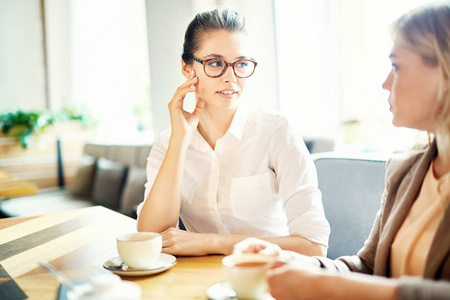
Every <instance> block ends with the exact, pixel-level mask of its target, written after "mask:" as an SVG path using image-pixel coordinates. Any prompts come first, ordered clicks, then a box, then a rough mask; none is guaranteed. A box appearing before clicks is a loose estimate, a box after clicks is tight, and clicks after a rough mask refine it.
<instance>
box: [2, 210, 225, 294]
mask: <svg viewBox="0 0 450 300" xmlns="http://www.w3.org/2000/svg"><path fill="white" fill-rule="evenodd" d="M126 232H136V220H134V219H132V218H129V217H127V216H124V215H122V214H119V213H117V212H114V211H112V210H109V209H107V208H104V207H101V206H95V207H88V208H82V209H77V210H71V211H65V212H58V213H52V214H48V215H42V216H38V217H27V218H8V219H0V299H27V298H28V299H56V297H57V293H58V288H59V283H58V282H57V281H56V280H55V279H54V278H53V277H52V276H51V275H50V274H49V273H47V271H46V270H44V269H43V268H42V267H40V266H39V262H41V261H47V262H49V263H50V264H51V265H52V266H54V267H55V268H57V269H58V270H60V271H62V272H63V273H64V275H66V276H67V277H68V278H69V279H71V280H80V279H84V278H87V277H89V276H94V275H96V274H100V273H109V271H107V270H105V269H104V268H103V263H104V262H105V261H106V260H108V259H110V258H112V257H115V256H118V252H117V247H116V240H115V237H116V236H117V235H119V234H122V233H126ZM222 258H223V256H220V255H217V256H215V255H211V256H200V257H177V264H176V265H175V266H173V267H172V268H170V269H169V270H167V271H165V272H163V273H159V274H154V275H149V276H144V277H125V276H122V279H123V280H128V281H134V282H136V283H137V284H139V285H140V286H141V288H142V299H207V297H206V290H207V289H208V287H209V286H211V285H213V284H215V283H217V282H220V281H223V279H224V274H223V271H222V266H221V259H222Z"/></svg>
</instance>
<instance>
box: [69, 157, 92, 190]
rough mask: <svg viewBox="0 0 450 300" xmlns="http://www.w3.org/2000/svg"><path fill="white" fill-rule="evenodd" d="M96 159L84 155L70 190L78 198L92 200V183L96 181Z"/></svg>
mask: <svg viewBox="0 0 450 300" xmlns="http://www.w3.org/2000/svg"><path fill="white" fill-rule="evenodd" d="M95 163H96V158H95V157H92V156H90V155H83V156H82V157H81V161H80V164H79V166H78V169H77V173H76V174H75V179H74V182H73V184H72V186H71V188H70V191H71V192H72V194H73V195H74V196H76V197H82V198H90V197H91V196H92V185H93V184H92V181H93V179H94V172H95Z"/></svg>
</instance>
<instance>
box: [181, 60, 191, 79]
mask: <svg viewBox="0 0 450 300" xmlns="http://www.w3.org/2000/svg"><path fill="white" fill-rule="evenodd" d="M191 72H192V66H191V65H188V64H186V63H185V62H184V60H183V59H181V73H183V76H184V77H186V78H189V76H191Z"/></svg>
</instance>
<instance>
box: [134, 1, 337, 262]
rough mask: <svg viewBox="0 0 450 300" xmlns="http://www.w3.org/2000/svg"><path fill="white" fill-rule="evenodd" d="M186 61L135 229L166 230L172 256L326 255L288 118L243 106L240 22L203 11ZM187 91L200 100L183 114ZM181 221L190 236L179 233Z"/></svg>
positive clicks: (224, 11) (325, 230) (314, 192)
mask: <svg viewBox="0 0 450 300" xmlns="http://www.w3.org/2000/svg"><path fill="white" fill-rule="evenodd" d="M181 64H182V68H181V69H182V73H183V75H184V76H185V77H186V78H187V81H186V82H184V83H183V84H182V85H180V86H179V87H178V89H177V90H176V91H175V94H174V96H173V98H172V101H170V103H169V112H170V119H171V128H170V129H168V130H167V131H165V132H163V133H162V134H161V136H160V137H159V139H158V140H157V141H156V142H155V144H154V145H153V147H152V151H151V153H150V156H149V158H148V164H147V180H148V181H147V184H146V191H145V200H144V202H142V203H141V204H140V205H139V207H138V230H140V231H156V232H161V233H162V237H163V252H165V253H169V254H178V255H205V254H212V253H216V254H229V253H231V252H232V250H233V245H234V244H235V243H237V242H239V241H241V240H243V239H245V238H246V237H260V238H264V239H267V240H268V241H271V242H273V243H276V244H278V245H279V246H280V247H282V248H283V249H287V250H292V251H297V252H301V253H304V254H308V255H324V254H325V253H326V248H327V243H328V236H329V233H330V229H329V225H328V222H327V220H326V219H325V216H324V212H323V206H322V201H321V193H320V191H319V190H318V188H317V175H316V171H315V166H314V163H313V161H312V159H311V158H310V155H309V152H308V150H307V148H306V146H305V144H304V142H303V140H302V138H301V137H299V136H298V135H297V134H296V133H295V132H294V130H293V129H292V128H291V127H290V126H289V124H288V123H287V121H286V120H285V119H284V118H283V117H281V116H279V115H277V114H274V113H270V112H266V111H263V110H260V109H255V108H250V107H246V106H244V104H243V103H242V102H245V100H243V99H242V98H243V92H244V88H245V85H246V82H247V80H251V79H250V78H249V77H250V76H251V75H252V74H253V73H254V72H255V69H256V67H257V62H256V61H255V60H254V59H253V58H251V55H250V54H249V53H248V49H247V44H246V32H245V20H244V18H243V17H242V16H240V15H239V14H238V13H236V12H234V11H232V10H230V9H228V8H217V9H215V10H212V11H208V12H203V13H199V14H197V16H196V17H195V18H194V20H193V21H192V22H191V23H190V25H189V26H188V28H187V30H186V34H185V41H184V47H183V54H182V61H181ZM261 88H264V87H261ZM188 93H194V94H195V97H196V99H197V102H196V107H195V109H194V111H193V112H192V113H189V112H186V111H184V110H183V101H184V98H185V96H186V94H188ZM179 216H180V217H181V220H182V222H183V224H184V226H185V227H186V229H187V231H184V230H179V229H177V223H178V218H179Z"/></svg>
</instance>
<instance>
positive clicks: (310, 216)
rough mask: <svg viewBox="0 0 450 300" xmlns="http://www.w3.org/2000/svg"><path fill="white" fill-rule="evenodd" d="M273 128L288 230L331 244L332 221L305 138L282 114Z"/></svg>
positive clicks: (274, 162) (274, 157) (274, 160)
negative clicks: (324, 204) (329, 217)
mask: <svg viewBox="0 0 450 300" xmlns="http://www.w3.org/2000/svg"><path fill="white" fill-rule="evenodd" d="M274 128H275V129H276V130H274V134H273V137H272V141H271V158H270V159H271V164H272V167H273V169H274V171H275V173H276V176H277V182H278V186H279V193H280V196H281V199H282V201H283V204H284V207H285V210H286V217H287V223H288V227H289V233H290V234H291V235H299V236H302V237H304V238H306V239H308V240H310V241H312V242H316V243H319V244H322V245H325V246H328V238H329V235H330V225H329V223H328V221H327V219H326V218H325V213H324V209H323V204H322V194H321V192H320V190H319V189H318V182H317V172H316V167H315V165H314V161H313V160H312V158H311V155H310V154H309V151H308V149H307V148H306V145H305V143H304V141H303V138H302V137H301V136H300V135H299V134H298V133H297V132H296V131H295V130H293V128H291V127H290V126H289V124H288V122H287V121H286V120H285V119H283V118H281V122H278V124H277V125H276V126H274Z"/></svg>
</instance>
